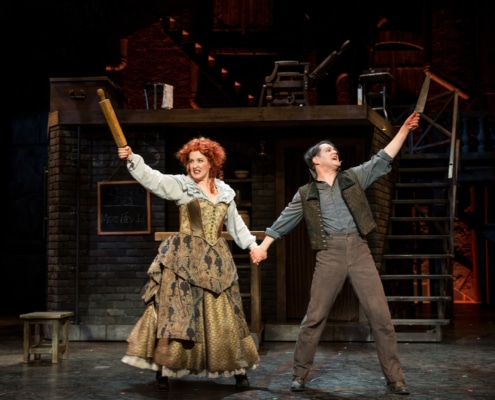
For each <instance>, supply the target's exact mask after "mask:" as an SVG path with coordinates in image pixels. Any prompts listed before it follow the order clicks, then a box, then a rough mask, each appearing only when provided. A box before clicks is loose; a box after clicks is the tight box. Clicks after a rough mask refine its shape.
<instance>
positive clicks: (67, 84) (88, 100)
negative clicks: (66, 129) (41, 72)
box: [50, 76, 125, 111]
mask: <svg viewBox="0 0 495 400" xmlns="http://www.w3.org/2000/svg"><path fill="white" fill-rule="evenodd" d="M100 88H101V89H103V90H104V91H105V95H106V98H107V99H109V100H110V101H111V103H112V106H113V108H114V109H122V108H125V95H124V93H123V91H122V90H121V88H119V87H118V86H117V85H115V84H114V83H113V82H112V81H111V80H110V79H108V78H107V77H105V76H96V77H80V78H51V79H50V111H63V110H81V111H90V110H96V111H101V108H100V104H99V102H100V98H99V96H98V94H97V93H96V91H97V90H98V89H100Z"/></svg>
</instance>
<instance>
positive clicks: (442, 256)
mask: <svg viewBox="0 0 495 400" xmlns="http://www.w3.org/2000/svg"><path fill="white" fill-rule="evenodd" d="M382 258H383V259H389V260H390V259H397V260H407V259H414V258H430V259H433V258H434V259H448V258H454V255H453V254H445V253H443V254H419V253H418V254H384V255H383V256H382Z"/></svg>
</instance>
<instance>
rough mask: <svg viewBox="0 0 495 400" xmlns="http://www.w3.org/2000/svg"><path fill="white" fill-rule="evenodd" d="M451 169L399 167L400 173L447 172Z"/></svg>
mask: <svg viewBox="0 0 495 400" xmlns="http://www.w3.org/2000/svg"><path fill="white" fill-rule="evenodd" d="M448 170H449V167H417V168H415V167H399V172H405V173H407V172H446V171H448Z"/></svg>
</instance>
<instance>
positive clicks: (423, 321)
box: [392, 319, 450, 326]
mask: <svg viewBox="0 0 495 400" xmlns="http://www.w3.org/2000/svg"><path fill="white" fill-rule="evenodd" d="M392 324H393V325H411V326H412V325H432V326H435V325H448V324H450V319H392Z"/></svg>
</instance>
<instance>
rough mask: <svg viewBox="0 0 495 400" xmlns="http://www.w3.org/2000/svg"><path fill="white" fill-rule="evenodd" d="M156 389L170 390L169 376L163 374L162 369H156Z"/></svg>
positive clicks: (161, 390)
mask: <svg viewBox="0 0 495 400" xmlns="http://www.w3.org/2000/svg"><path fill="white" fill-rule="evenodd" d="M156 390H158V391H160V392H168V377H167V376H162V372H161V371H156Z"/></svg>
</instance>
